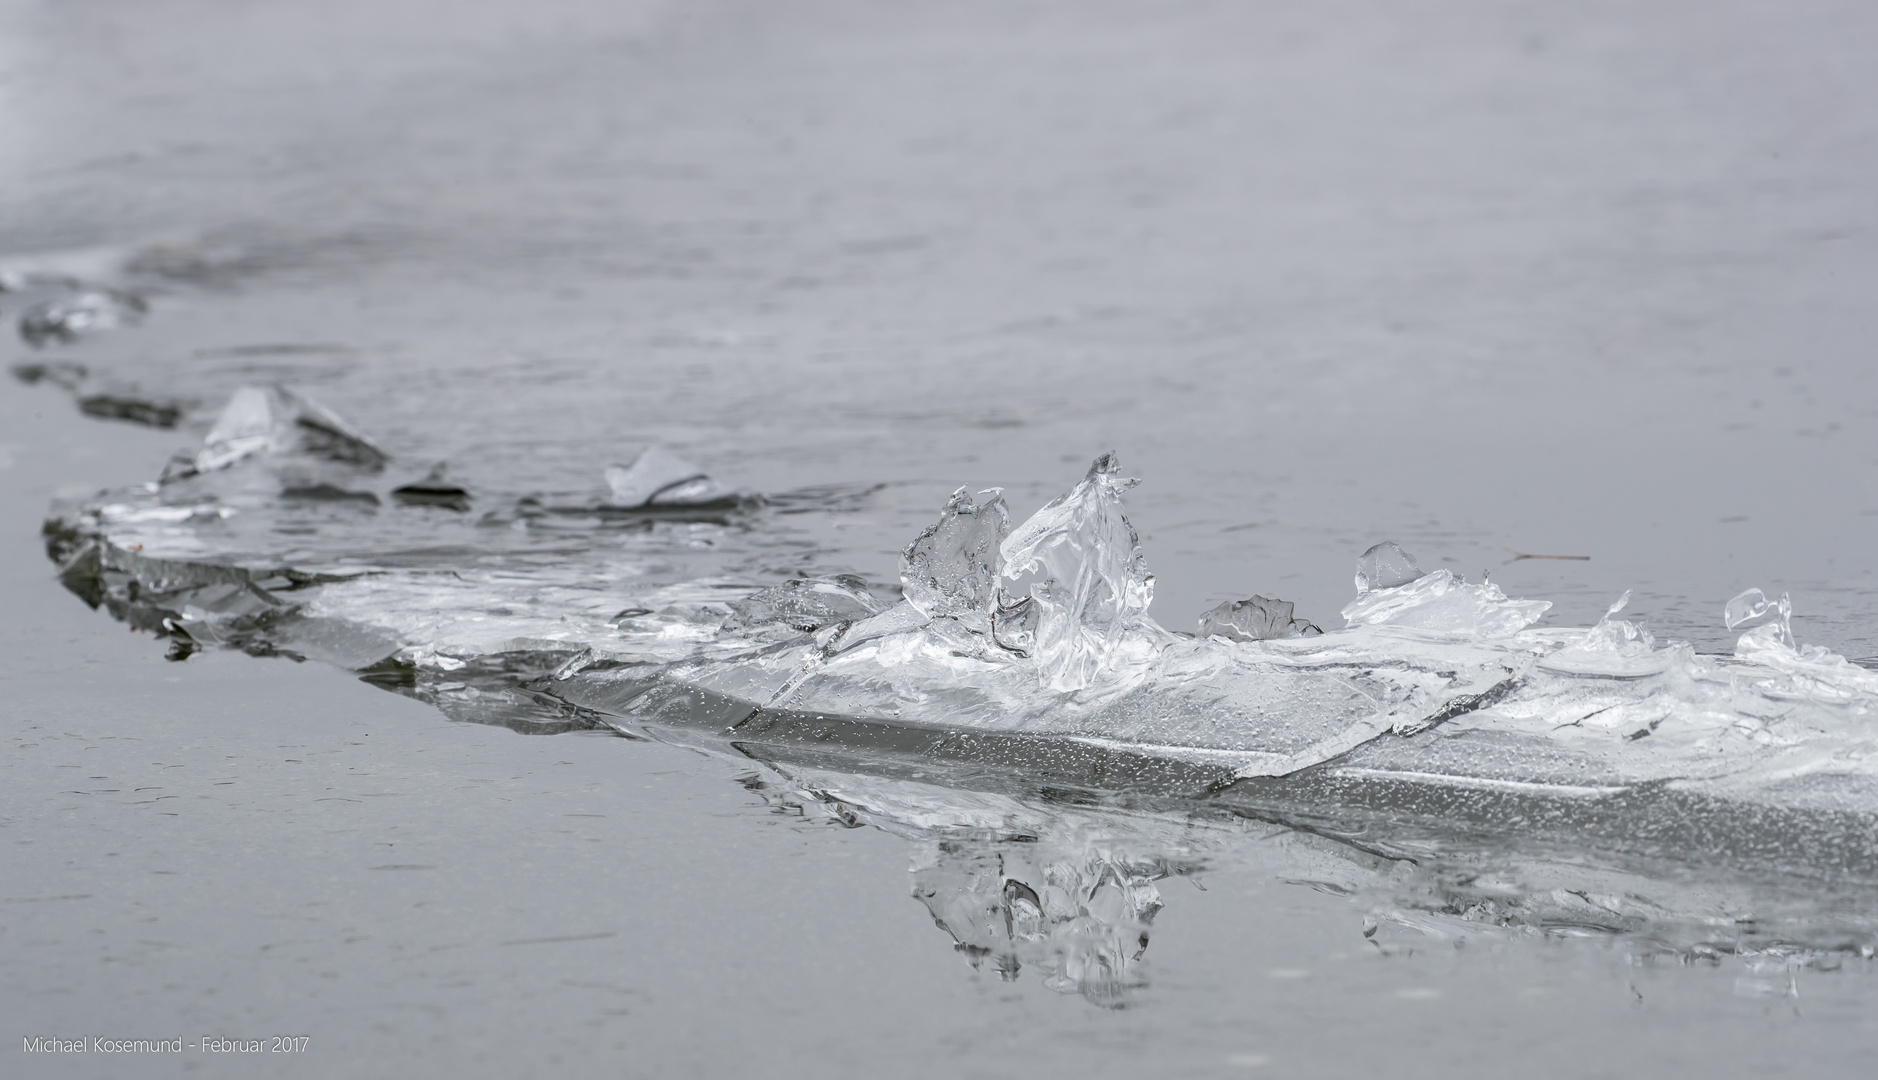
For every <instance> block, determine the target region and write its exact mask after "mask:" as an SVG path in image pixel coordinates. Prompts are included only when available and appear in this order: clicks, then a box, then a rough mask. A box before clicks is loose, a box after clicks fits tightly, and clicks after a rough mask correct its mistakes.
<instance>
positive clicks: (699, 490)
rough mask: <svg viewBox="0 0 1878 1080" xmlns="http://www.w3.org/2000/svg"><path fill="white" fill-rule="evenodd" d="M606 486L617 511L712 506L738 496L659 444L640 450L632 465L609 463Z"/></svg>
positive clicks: (608, 503)
mask: <svg viewBox="0 0 1878 1080" xmlns="http://www.w3.org/2000/svg"><path fill="white" fill-rule="evenodd" d="M606 486H607V489H608V493H609V494H608V497H607V501H606V502H607V505H608V506H609V507H612V508H613V509H616V510H637V509H641V508H651V507H659V506H681V507H682V506H708V505H713V504H717V503H725V502H730V501H733V500H735V499H736V493H734V492H732V491H730V490H728V489H726V488H725V487H723V486H722V485H721V484H719V483H718V482H717V481H715V480H713V479H711V477H710V475H709V474H707V473H706V472H705V471H704V470H703V469H700V468H698V467H697V466H696V465H693V464H692V463H691V462H689V461H686V460H685V459H684V458H681V457H679V456H678V455H677V454H674V453H672V452H671V451H670V450H667V449H665V448H664V447H663V446H659V445H657V444H654V445H652V446H648V447H646V448H645V449H644V450H642V451H640V453H639V456H638V457H636V458H634V459H633V461H632V464H631V465H609V466H608V467H607V470H606Z"/></svg>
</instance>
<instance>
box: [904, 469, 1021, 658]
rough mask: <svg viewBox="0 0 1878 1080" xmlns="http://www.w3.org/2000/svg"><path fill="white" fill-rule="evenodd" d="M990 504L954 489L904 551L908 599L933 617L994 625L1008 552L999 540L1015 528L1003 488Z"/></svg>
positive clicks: (983, 628) (981, 627) (977, 626)
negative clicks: (934, 519) (934, 518)
mask: <svg viewBox="0 0 1878 1080" xmlns="http://www.w3.org/2000/svg"><path fill="white" fill-rule="evenodd" d="M979 494H980V495H988V496H990V498H988V499H986V500H985V502H984V505H982V506H980V505H978V504H976V503H974V502H973V501H972V496H971V493H970V492H969V491H967V490H966V489H965V488H960V489H958V490H957V491H955V492H953V493H952V499H951V501H949V502H947V503H946V506H945V509H944V510H942V511H940V514H939V520H938V521H937V522H935V523H933V524H932V525H930V526H928V527H927V528H926V530H925V531H924V532H922V533H920V534H919V536H918V538H917V539H915V540H914V541H913V542H912V543H911V544H908V545H907V547H906V550H905V551H903V552H901V553H900V586H901V589H902V590H903V591H904V593H905V596H906V601H907V603H909V604H911V605H913V607H914V608H915V609H917V610H918V611H919V612H920V614H922V615H925V616H926V617H927V618H932V619H956V620H957V621H959V622H960V623H963V624H964V625H966V626H967V627H969V628H970V629H972V630H975V631H977V632H979V633H984V632H987V631H989V630H990V629H991V611H992V609H993V608H994V607H995V606H996V603H997V581H998V572H999V571H1000V570H1001V569H1003V566H1004V556H1003V553H1002V552H1001V551H1000V550H999V545H1001V544H1002V543H1003V542H1004V538H1005V535H1006V534H1007V533H1009V532H1010V529H1011V515H1010V512H1009V511H1008V510H1006V509H1005V507H1004V496H1003V493H1002V489H1000V488H991V489H989V490H987V491H981V492H979Z"/></svg>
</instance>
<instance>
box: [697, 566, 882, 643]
mask: <svg viewBox="0 0 1878 1080" xmlns="http://www.w3.org/2000/svg"><path fill="white" fill-rule="evenodd" d="M883 609H884V605H883V604H881V602H880V601H878V600H876V599H874V597H873V595H872V594H871V593H869V592H868V591H867V582H865V581H863V580H861V579H860V578H858V577H855V576H854V575H852V574H839V575H835V576H833V577H815V578H802V579H799V580H796V581H785V582H783V583H782V584H781V585H778V586H776V587H774V588H770V589H763V590H762V591H760V592H756V593H752V594H751V595H749V596H746V597H744V598H743V599H742V600H736V601H733V602H732V603H731V605H730V611H731V614H730V617H729V618H728V619H726V620H724V629H726V630H733V631H735V630H745V629H750V628H753V627H758V626H770V625H777V624H781V625H783V626H786V627H788V628H790V629H792V630H801V631H809V630H819V629H821V628H822V627H824V626H828V625H830V624H831V623H840V622H855V621H857V620H860V619H866V618H868V617H870V616H872V615H877V614H879V613H880V612H881V611H882V610H883Z"/></svg>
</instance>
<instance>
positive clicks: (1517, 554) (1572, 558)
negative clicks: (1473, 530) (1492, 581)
mask: <svg viewBox="0 0 1878 1080" xmlns="http://www.w3.org/2000/svg"><path fill="white" fill-rule="evenodd" d="M1506 550H1508V551H1512V552H1513V557H1512V558H1510V559H1508V560H1506V561H1505V562H1503V563H1501V564H1500V565H1501V566H1511V565H1513V564H1514V563H1516V562H1518V561H1520V560H1521V559H1556V560H1559V561H1560V562H1590V561H1591V556H1589V555H1532V554H1528V553H1527V552H1524V551H1513V549H1512V548H1507V549H1506Z"/></svg>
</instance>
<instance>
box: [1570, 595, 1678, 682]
mask: <svg viewBox="0 0 1878 1080" xmlns="http://www.w3.org/2000/svg"><path fill="white" fill-rule="evenodd" d="M1629 603H1630V590H1628V589H1626V590H1624V595H1622V596H1620V597H1618V598H1617V601H1616V602H1615V603H1613V604H1612V605H1611V606H1610V608H1609V609H1608V610H1607V611H1605V613H1604V617H1603V618H1601V619H1599V620H1598V623H1597V625H1596V626H1593V627H1592V628H1591V629H1590V630H1587V631H1585V636H1584V638H1583V640H1581V641H1579V642H1577V643H1576V644H1573V645H1569V646H1567V647H1566V648H1563V649H1560V650H1559V651H1558V652H1555V653H1553V654H1552V655H1550V656H1548V657H1546V658H1545V659H1544V660H1543V661H1542V662H1541V665H1540V666H1542V667H1544V668H1546V669H1547V670H1548V671H1553V672H1557V673H1559V674H1563V675H1593V676H1600V677H1603V678H1640V677H1642V676H1645V675H1655V674H1659V673H1661V672H1663V671H1665V670H1667V669H1668V667H1669V663H1670V659H1671V658H1670V656H1669V655H1668V654H1667V653H1666V652H1660V651H1658V650H1657V648H1656V639H1655V638H1654V637H1652V636H1651V634H1650V632H1649V631H1648V630H1645V629H1643V628H1642V627H1641V626H1638V625H1637V624H1635V623H1632V622H1627V621H1625V620H1623V619H1619V618H1618V617H1617V614H1618V612H1621V611H1623V610H1624V608H1625V607H1626V606H1628V605H1629Z"/></svg>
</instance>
